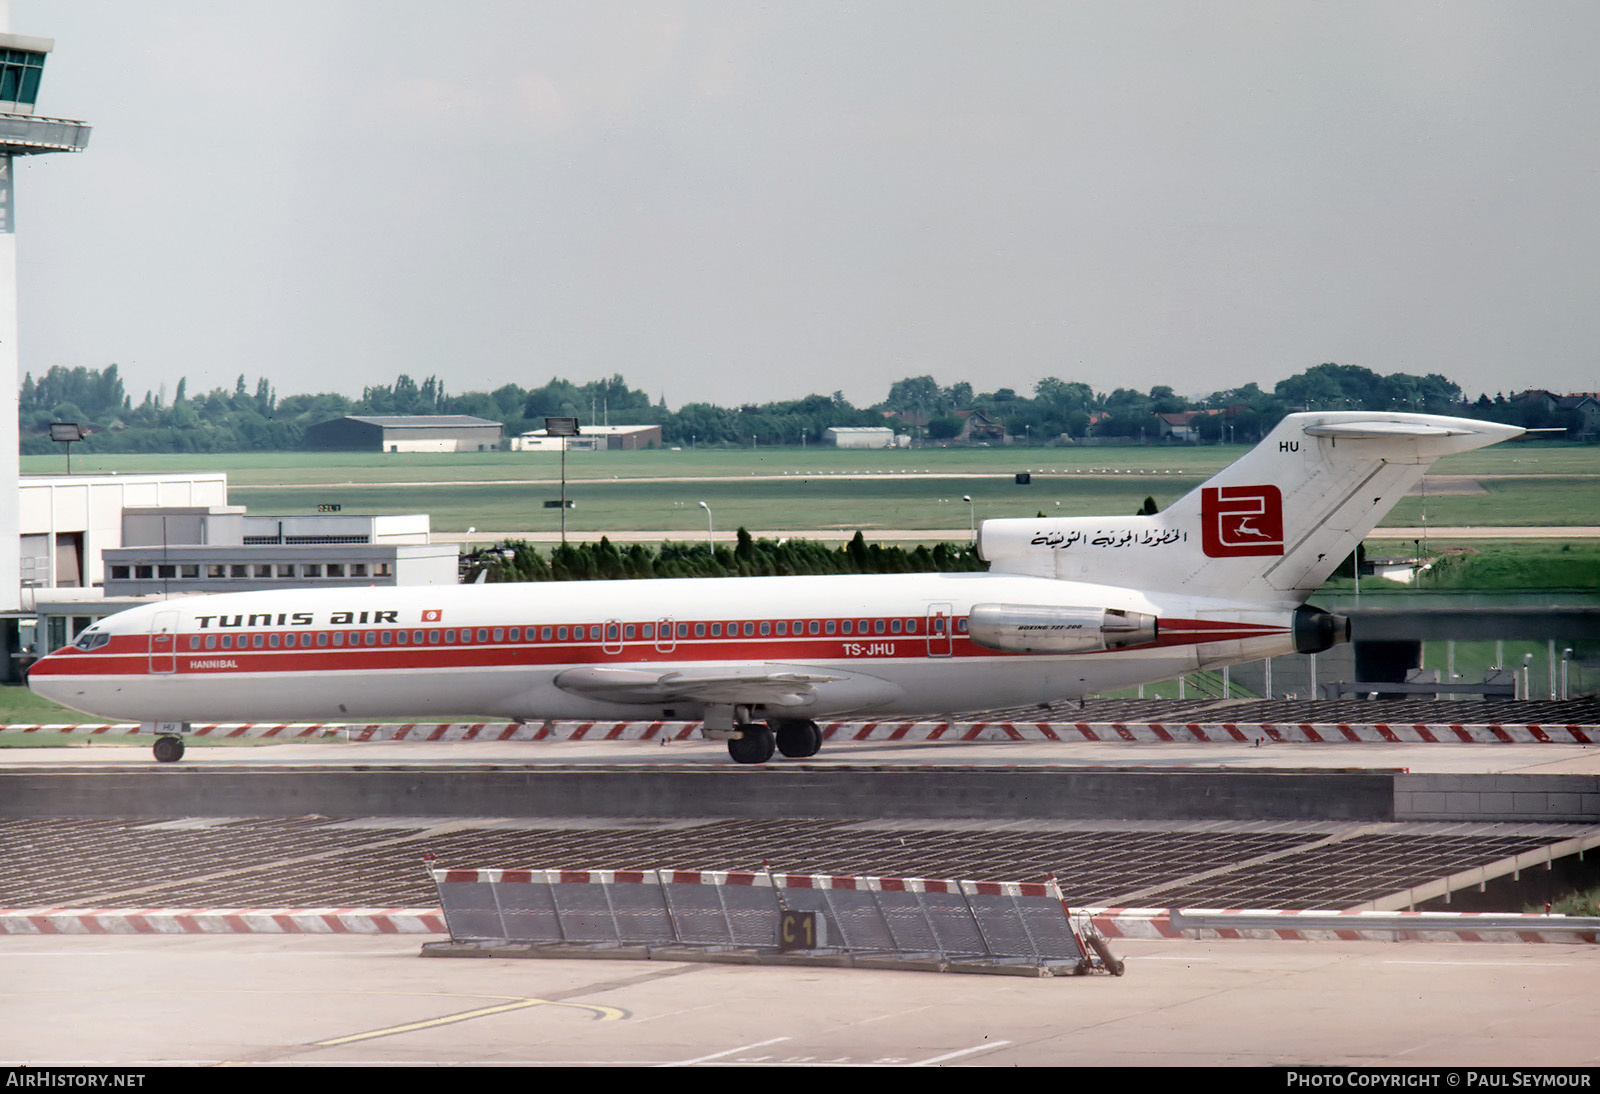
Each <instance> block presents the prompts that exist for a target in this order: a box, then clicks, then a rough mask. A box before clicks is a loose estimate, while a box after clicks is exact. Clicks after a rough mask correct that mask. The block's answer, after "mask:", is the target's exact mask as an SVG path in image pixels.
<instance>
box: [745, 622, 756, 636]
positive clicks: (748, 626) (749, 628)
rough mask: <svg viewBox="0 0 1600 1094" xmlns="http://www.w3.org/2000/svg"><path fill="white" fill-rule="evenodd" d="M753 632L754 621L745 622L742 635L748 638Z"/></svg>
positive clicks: (754, 629)
mask: <svg viewBox="0 0 1600 1094" xmlns="http://www.w3.org/2000/svg"><path fill="white" fill-rule="evenodd" d="M755 633H756V625H755V624H754V623H746V624H745V625H744V636H745V637H746V638H749V637H750V636H751V635H752V634H755Z"/></svg>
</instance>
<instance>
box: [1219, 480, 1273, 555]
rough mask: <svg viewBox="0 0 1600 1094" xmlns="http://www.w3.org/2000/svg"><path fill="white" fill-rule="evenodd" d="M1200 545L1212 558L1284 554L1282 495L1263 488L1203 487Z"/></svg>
mask: <svg viewBox="0 0 1600 1094" xmlns="http://www.w3.org/2000/svg"><path fill="white" fill-rule="evenodd" d="M1200 546H1201V549H1202V550H1204V551H1205V553H1206V554H1207V555H1209V556H1210V557H1211V558H1234V557H1237V556H1240V555H1281V554H1283V493H1282V492H1281V491H1280V490H1279V489H1278V488H1277V487H1276V486H1264V485H1263V486H1207V487H1204V488H1203V489H1202V490H1201V491H1200Z"/></svg>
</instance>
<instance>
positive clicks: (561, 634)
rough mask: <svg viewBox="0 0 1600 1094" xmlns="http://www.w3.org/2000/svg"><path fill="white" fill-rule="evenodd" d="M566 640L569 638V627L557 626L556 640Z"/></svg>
mask: <svg viewBox="0 0 1600 1094" xmlns="http://www.w3.org/2000/svg"><path fill="white" fill-rule="evenodd" d="M566 640H567V628H565V627H557V628H556V641H557V642H565V641H566Z"/></svg>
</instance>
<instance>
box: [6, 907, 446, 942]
mask: <svg viewBox="0 0 1600 1094" xmlns="http://www.w3.org/2000/svg"><path fill="white" fill-rule="evenodd" d="M444 933H445V927H444V914H443V913H442V912H440V911H439V910H438V909H437V908H421V909H417V908H6V909H0V934H51V935H55V934H68V935H90V934H444Z"/></svg>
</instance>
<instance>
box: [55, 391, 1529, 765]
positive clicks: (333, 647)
mask: <svg viewBox="0 0 1600 1094" xmlns="http://www.w3.org/2000/svg"><path fill="white" fill-rule="evenodd" d="M1521 432H1522V431H1521V430H1519V429H1517V428H1515V427H1512V426H1504V425H1499V424H1496V423H1492V422H1479V421H1473V420H1469V419H1464V418H1445V417H1437V416H1432V415H1422V414H1390V413H1359V412H1355V413H1352V412H1343V413H1305V414H1291V415H1289V416H1288V417H1286V418H1284V419H1283V421H1282V422H1280V423H1279V425H1278V427H1277V428H1276V429H1274V430H1273V431H1272V433H1271V434H1270V435H1269V436H1268V437H1267V438H1266V440H1264V441H1262V442H1261V443H1260V444H1259V445H1257V446H1256V447H1255V448H1253V449H1252V450H1251V451H1250V452H1249V453H1247V454H1246V455H1245V456H1244V457H1243V458H1241V459H1240V460H1238V461H1237V462H1235V463H1233V464H1231V465H1230V466H1228V467H1226V468H1224V469H1223V470H1222V471H1221V472H1219V473H1218V474H1217V475H1215V476H1214V477H1212V478H1211V479H1210V480H1209V481H1207V482H1206V483H1205V484H1204V485H1202V486H1200V487H1199V488H1198V489H1196V490H1194V491H1192V492H1191V493H1189V494H1187V495H1185V496H1184V497H1182V498H1180V499H1179V500H1178V501H1177V502H1175V503H1174V504H1173V505H1172V506H1170V507H1169V508H1168V509H1166V510H1165V511H1164V512H1161V513H1157V514H1154V515H1151V516H1138V517H1103V518H1094V517H1076V518H1069V519H1059V520H1048V519H1040V520H1009V519H1008V520H990V521H985V522H984V524H983V526H982V530H981V532H980V535H979V550H980V552H981V553H982V555H983V557H984V558H985V559H986V560H987V561H988V562H989V564H990V568H989V571H988V572H987V573H977V574H898V575H872V576H834V577H765V578H702V579H678V580H648V581H580V582H539V583H529V584H517V585H463V586H454V587H448V588H437V587H397V588H371V587H369V588H308V589H285V590H275V591H271V592H251V593H224V594H218V595H214V596H197V597H183V598H177V599H174V600H169V601H164V602H161V603H157V604H151V605H147V606H144V607H139V608H134V609H130V610H129V611H125V612H122V613H119V614H118V615H115V616H111V617H108V618H107V619H104V620H102V621H100V622H99V623H97V624H95V625H94V626H92V627H90V628H88V629H87V630H85V631H84V632H83V633H82V634H80V635H79V636H78V639H77V641H76V642H74V643H73V645H71V646H68V647H65V648H63V649H60V650H57V651H54V652H53V653H51V654H50V655H48V656H47V657H45V658H43V659H41V660H40V661H39V662H37V663H36V664H35V665H34V666H33V669H32V670H31V671H30V674H29V682H30V684H31V685H32V687H33V688H34V690H35V691H38V692H39V693H40V694H42V695H44V696H46V697H47V698H50V699H53V700H55V701H56V702H59V703H63V704H65V705H67V706H70V707H73V708H75V709H78V710H84V711H89V712H91V713H95V714H100V715H105V716H109V717H114V718H118V719H126V720H130V721H140V722H142V723H145V724H146V726H147V727H148V728H149V729H150V731H151V732H154V733H156V734H157V736H158V737H159V740H158V742H157V748H156V755H157V758H158V759H161V760H175V759H177V758H178V757H180V756H181V755H182V752H183V748H182V743H183V741H182V734H183V733H185V732H187V730H188V727H189V726H190V725H192V724H196V723H205V722H229V721H244V722H286V721H296V720H307V721H319V722H322V721H328V720H331V719H375V718H401V719H406V720H419V719H425V718H427V717H428V716H429V715H430V713H436V714H438V715H444V714H450V715H456V714H460V713H464V712H468V711H471V712H474V713H477V714H480V715H482V716H485V717H497V718H504V719H507V720H518V721H529V720H534V719H577V720H601V719H617V720H626V721H656V720H682V721H700V722H701V723H702V725H703V732H704V733H705V735H706V736H709V737H718V738H723V739H726V740H727V743H728V750H729V753H730V755H732V756H733V758H734V759H736V760H738V761H740V762H743V763H760V762H764V761H766V760H768V759H770V758H771V756H772V755H773V752H774V750H777V751H781V752H782V753H783V754H784V755H785V756H789V757H793V758H800V757H806V756H810V755H813V754H815V753H816V752H817V750H818V749H819V748H820V747H821V744H822V731H821V730H820V728H819V726H818V719H822V718H834V719H837V718H844V717H849V718H871V719H881V718H885V717H907V716H910V717H917V716H940V715H946V714H948V713H949V712H951V711H962V710H980V709H985V708H994V707H1015V706H1020V705H1025V704H1048V703H1051V702H1055V701H1059V700H1063V699H1074V698H1081V697H1082V696H1085V695H1092V694H1096V693H1100V692H1104V691H1109V690H1114V689H1118V688H1124V687H1130V686H1133V685H1135V684H1141V683H1153V682H1156V681H1160V680H1167V679H1171V678H1173V677H1176V676H1181V675H1185V674H1188V673H1191V672H1195V671H1198V670H1200V669H1216V668H1221V667H1223V666H1226V665H1230V664H1237V663H1239V662H1243V661H1253V660H1259V659H1262V658H1266V657H1274V656H1278V655H1279V654H1284V653H1293V652H1296V651H1299V652H1314V651H1317V650H1321V649H1326V648H1328V647H1329V646H1330V645H1332V644H1333V643H1335V642H1338V641H1342V640H1344V638H1345V637H1346V636H1347V632H1348V624H1347V623H1346V621H1345V620H1343V619H1341V618H1340V617H1338V616H1334V615H1330V614H1328V613H1326V612H1320V611H1317V610H1315V609H1313V608H1311V607H1309V606H1307V605H1305V600H1306V598H1307V597H1308V596H1309V595H1310V594H1311V593H1312V592H1313V591H1314V590H1315V589H1316V588H1317V587H1318V586H1319V585H1321V584H1322V582H1323V581H1324V580H1325V579H1326V578H1327V576H1328V575H1329V573H1331V572H1332V570H1333V569H1334V567H1335V566H1337V565H1338V564H1339V563H1340V562H1341V561H1342V560H1343V559H1344V558H1346V557H1347V556H1348V555H1349V554H1350V553H1351V552H1352V551H1353V550H1355V547H1356V545H1357V544H1358V543H1359V542H1360V541H1361V540H1362V538H1364V537H1365V536H1366V535H1367V534H1368V533H1369V532H1371V531H1372V529H1373V528H1374V527H1375V526H1376V525H1377V523H1378V521H1379V520H1381V519H1382V518H1383V516H1384V515H1385V514H1386V513H1387V512H1388V511H1389V509H1390V508H1391V507H1392V506H1393V505H1394V504H1395V502H1396V501H1398V500H1399V499H1400V497H1401V496H1402V495H1404V494H1405V492H1406V491H1407V490H1408V489H1410V487H1411V486H1412V485H1413V484H1415V483H1416V482H1417V481H1418V480H1419V479H1420V478H1421V477H1422V475H1423V473H1424V472H1425V471H1426V470H1427V468H1428V466H1429V465H1430V464H1432V463H1433V462H1434V461H1435V460H1436V459H1438V458H1439V457H1441V456H1444V455H1448V454H1450V453H1452V452H1464V451H1467V450H1469V449H1473V448H1479V447H1482V446H1484V445H1488V444H1493V443H1495V442H1496V441H1501V440H1505V439H1507V438H1509V437H1513V436H1516V435H1518V434H1519V433H1521Z"/></svg>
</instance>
